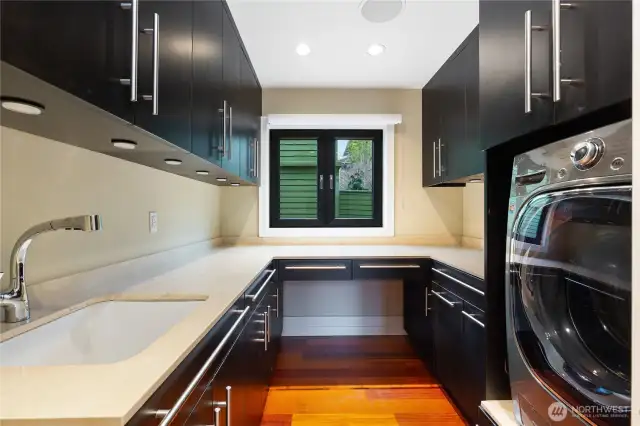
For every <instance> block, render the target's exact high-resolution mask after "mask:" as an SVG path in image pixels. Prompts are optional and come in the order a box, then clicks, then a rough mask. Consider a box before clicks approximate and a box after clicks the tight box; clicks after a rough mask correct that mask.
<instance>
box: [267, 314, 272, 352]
mask: <svg viewBox="0 0 640 426" xmlns="http://www.w3.org/2000/svg"><path fill="white" fill-rule="evenodd" d="M267 341H268V342H269V343H271V305H267Z"/></svg>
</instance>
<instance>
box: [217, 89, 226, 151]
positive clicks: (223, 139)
mask: <svg viewBox="0 0 640 426" xmlns="http://www.w3.org/2000/svg"><path fill="white" fill-rule="evenodd" d="M218 112H221V113H222V145H219V146H218V151H220V153H221V155H222V157H226V156H227V101H226V100H225V101H222V109H218Z"/></svg>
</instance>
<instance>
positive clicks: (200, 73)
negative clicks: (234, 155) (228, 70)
mask: <svg viewBox="0 0 640 426" xmlns="http://www.w3.org/2000/svg"><path fill="white" fill-rule="evenodd" d="M193 7H194V13H193V90H192V99H191V102H192V104H191V124H192V131H191V150H192V152H193V153H194V154H196V155H197V156H199V157H202V158H205V159H206V160H208V161H210V162H212V163H214V164H217V165H220V162H221V155H220V154H221V151H220V147H221V146H222V137H223V114H222V108H223V107H224V102H223V99H224V94H223V80H222V66H223V65H222V62H223V58H222V54H221V52H222V36H223V35H222V22H223V21H222V20H223V16H224V9H223V6H222V2H221V1H220V0H205V1H196V2H194V3H193Z"/></svg>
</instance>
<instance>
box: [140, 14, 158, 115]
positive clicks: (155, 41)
mask: <svg viewBox="0 0 640 426" xmlns="http://www.w3.org/2000/svg"><path fill="white" fill-rule="evenodd" d="M142 32H143V33H145V34H152V35H153V89H152V90H153V91H152V93H151V95H143V96H142V99H144V100H145V101H152V102H153V107H152V108H153V111H152V113H153V115H158V85H159V78H160V75H159V72H160V51H159V49H160V15H158V14H157V13H154V14H153V28H145V29H144V30H142Z"/></svg>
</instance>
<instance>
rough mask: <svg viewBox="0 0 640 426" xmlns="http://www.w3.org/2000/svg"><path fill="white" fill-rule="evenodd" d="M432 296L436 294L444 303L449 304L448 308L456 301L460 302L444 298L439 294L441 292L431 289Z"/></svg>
mask: <svg viewBox="0 0 640 426" xmlns="http://www.w3.org/2000/svg"><path fill="white" fill-rule="evenodd" d="M431 293H432V294H433V295H434V296H436V297H437V298H438V299H440V300H442V301H443V302H444V303H446V304H447V305H449V307H450V308H453V307H454V306H455V304H456V303H460V302H452V301H450V300H447V299H445V298H444V297H442V296H441V294H442V293H438V292H437V291H432V292H431Z"/></svg>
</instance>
